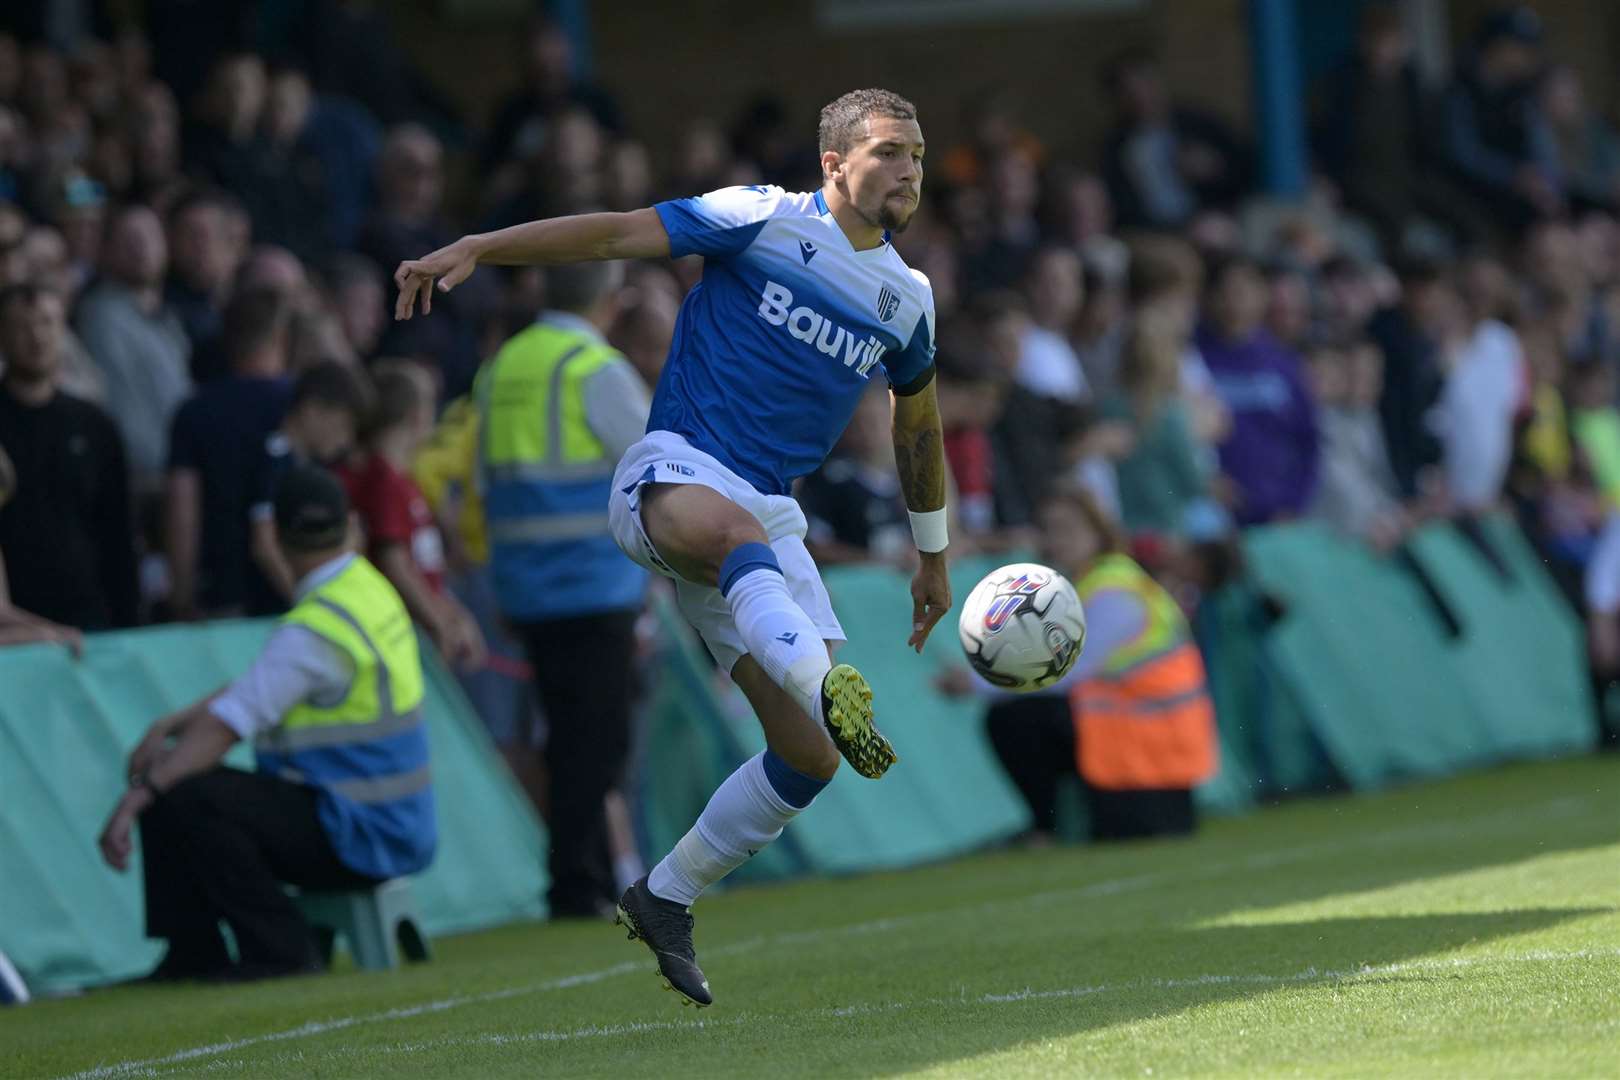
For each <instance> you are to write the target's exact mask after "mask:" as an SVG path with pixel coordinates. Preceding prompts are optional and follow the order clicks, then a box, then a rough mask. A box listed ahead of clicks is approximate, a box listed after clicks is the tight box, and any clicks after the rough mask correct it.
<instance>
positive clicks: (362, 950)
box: [295, 878, 433, 971]
mask: <svg viewBox="0 0 1620 1080" xmlns="http://www.w3.org/2000/svg"><path fill="white" fill-rule="evenodd" d="M295 902H296V903H297V904H298V908H299V910H300V911H302V912H303V913H304V918H306V919H308V920H309V922H310V925H311V926H313V927H314V928H315V936H316V941H317V944H318V945H319V947H320V950H321V956H322V958H323V959H325V960H326V962H327V963H331V961H332V946H333V944H334V942H335V940H336V938H337V935H338V934H342V935H343V936H344V938H346V939H347V940H348V943H349V952H350V954H352V955H353V956H354V962H355V964H356V965H357V966H359V967H361V968H364V969H365V970H367V971H386V970H388V969H389V968H395V967H398V966H399V954H400V950H401V949H402V948H403V949H404V952H405V957H406V959H408V960H411V961H412V962H414V963H421V962H422V961H425V960H430V959H432V955H433V954H432V950H431V949H430V948H429V947H428V939H427V935H426V934H424V933H422V918H421V915H420V914H419V913H418V912H417V910H416V898H415V897H414V896H413V895H412V894H411V884H410V882H409V881H407V880H406V879H405V878H392V879H390V880H388V881H385V882H383V883H382V884H381V885H378V886H377V887H376V888H375V889H360V890H356V891H353V892H317V893H302V894H300V895H299V896H298V897H296V900H295Z"/></svg>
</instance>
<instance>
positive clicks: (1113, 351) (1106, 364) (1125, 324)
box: [1069, 237, 1130, 400]
mask: <svg viewBox="0 0 1620 1080" xmlns="http://www.w3.org/2000/svg"><path fill="white" fill-rule="evenodd" d="M1093 239H1094V241H1095V242H1094V243H1093V244H1092V245H1091V253H1090V254H1089V255H1086V256H1083V257H1082V258H1081V260H1080V261H1081V265H1082V266H1083V267H1084V274H1083V278H1082V282H1081V292H1082V293H1083V294H1084V296H1085V299H1084V301H1082V303H1081V305H1080V313H1079V315H1077V316H1076V317H1075V320H1074V324H1073V326H1072V327H1071V330H1070V333H1069V344H1070V345H1071V346H1072V347H1073V348H1074V354H1075V356H1076V357H1077V358H1078V359H1079V361H1080V371H1081V373H1082V374H1083V375H1084V376H1085V381H1086V387H1087V388H1088V389H1089V390H1090V392H1091V396H1092V397H1093V398H1094V399H1097V400H1101V399H1102V398H1105V397H1107V396H1108V395H1109V394H1111V393H1113V391H1114V390H1115V389H1117V388H1118V385H1119V365H1120V358H1121V355H1122V353H1123V351H1124V347H1125V339H1126V337H1127V336H1128V335H1129V333H1130V319H1129V318H1128V316H1129V314H1130V312H1129V308H1128V305H1127V303H1126V289H1125V279H1126V274H1127V272H1128V268H1129V265H1130V250H1129V249H1128V248H1126V247H1125V245H1124V244H1121V243H1118V242H1117V241H1116V242H1112V243H1108V244H1105V243H1103V242H1102V241H1104V240H1109V239H1110V238H1108V237H1095V238H1093Z"/></svg>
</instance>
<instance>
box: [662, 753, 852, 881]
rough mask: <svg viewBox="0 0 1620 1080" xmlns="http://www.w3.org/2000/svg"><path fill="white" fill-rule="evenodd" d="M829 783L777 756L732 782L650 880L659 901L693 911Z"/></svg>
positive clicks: (761, 759)
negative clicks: (703, 895) (699, 900)
mask: <svg viewBox="0 0 1620 1080" xmlns="http://www.w3.org/2000/svg"><path fill="white" fill-rule="evenodd" d="M826 786H827V781H825V780H817V779H816V778H814V777H812V776H806V775H805V774H804V773H801V772H799V771H798V770H796V769H794V768H793V767H792V766H791V765H789V764H788V763H787V762H785V761H783V760H782V759H781V758H779V757H777V756H776V753H775V752H774V751H771V750H766V751H765V752H764V753H762V754H755V755H754V756H753V757H751V758H749V759H748V760H747V761H745V762H743V763H742V765H741V766H739V767H738V769H737V771H736V772H734V773H732V774H731V775H730V776H728V777H726V779H725V782H724V783H723V784H721V785H720V787H719V789H718V790H717V791H715V793H714V794H713V795H712V796H710V798H709V805H707V806H705V807H704V808H703V813H702V814H700V815H698V819H697V824H695V825H693V826H692V828H691V830H690V831H688V832H687V834H686V835H685V836H683V837H681V839H680V842H679V843H677V844H676V845H675V847H674V849H673V850H672V851H670V853H669V854H668V855H665V856H664V858H663V861H662V862H660V863H659V864H658V865H657V866H655V867H653V869H652V873H651V874H649V875H648V876H647V888H648V889H650V890H652V894H653V895H654V896H660V897H663V898H664V899H665V900H674V901H676V902H677V903H681V904H685V905H686V906H687V907H691V906H692V904H693V902H694V901H696V900H697V898H698V894H699V893H701V892H702V891H703V890H704V889H706V888H708V887H709V886H710V885H713V884H714V883H715V882H717V881H719V880H720V879H721V878H723V877H725V876H726V875H727V874H729V873H731V872H732V871H733V870H735V869H736V868H737V867H739V866H741V865H742V864H743V863H744V862H746V861H747V860H748V858H749V856H751V855H754V854H757V853H758V852H759V850H760V849H761V848H763V847H764V846H765V845H766V844H768V843H770V842H771V841H772V840H775V839H776V838H777V837H778V836H781V835H782V827H783V826H784V825H786V824H787V823H788V822H790V821H792V820H793V819H794V818H795V817H797V816H798V813H799V811H801V810H803V809H804V808H805V807H807V806H809V805H810V801H811V800H812V799H814V798H815V797H816V795H817V793H818V792H820V791H821V789H822V788H824V787H826Z"/></svg>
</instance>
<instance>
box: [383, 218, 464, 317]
mask: <svg viewBox="0 0 1620 1080" xmlns="http://www.w3.org/2000/svg"><path fill="white" fill-rule="evenodd" d="M477 268H478V253H477V251H475V250H474V249H473V244H472V238H471V237H468V236H463V237H462V238H461V239H460V240H457V241H456V242H455V243H452V244H446V245H445V246H444V247H442V248H440V249H439V250H438V251H435V252H431V253H430V254H427V255H424V256H422V257H421V258H420V259H406V260H405V261H404V262H402V263H400V264H399V269H397V270H395V271H394V284H395V285H397V286H399V299H397V300H395V301H394V318H395V320H396V321H397V320H399V319H409V318H410V317H411V316H412V315H413V314H415V311H416V298H417V297H418V296H420V297H421V298H422V314H424V315H426V314H428V313H430V312H431V311H432V310H433V282H434V279H437V280H438V283H439V285H438V287H439V291H440V292H449V291H450V290H451V289H453V288H455V287H456V286H457V285H460V284H461V283H462V282H463V281H466V280H467V275H469V274H471V273H472V272H473V271H474V270H476V269H477Z"/></svg>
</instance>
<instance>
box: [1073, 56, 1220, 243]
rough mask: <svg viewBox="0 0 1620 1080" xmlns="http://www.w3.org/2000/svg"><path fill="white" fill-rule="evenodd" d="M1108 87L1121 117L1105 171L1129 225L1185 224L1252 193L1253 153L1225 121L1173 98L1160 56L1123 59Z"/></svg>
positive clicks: (1114, 65) (1110, 73)
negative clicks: (1246, 148)
mask: <svg viewBox="0 0 1620 1080" xmlns="http://www.w3.org/2000/svg"><path fill="white" fill-rule="evenodd" d="M1103 88H1104V91H1105V92H1106V93H1107V95H1108V98H1109V100H1110V102H1111V103H1112V105H1113V109H1114V114H1115V124H1114V130H1113V132H1112V133H1111V134H1110V135H1109V136H1108V141H1107V143H1106V144H1105V146H1104V147H1103V176H1104V179H1106V180H1107V182H1108V193H1109V195H1110V196H1112V198H1113V201H1114V210H1115V212H1116V213H1117V214H1118V216H1119V222H1120V224H1121V225H1122V226H1125V227H1148V228H1155V229H1175V228H1180V227H1181V226H1184V225H1186V224H1188V223H1189V222H1190V221H1191V220H1192V219H1193V218H1194V216H1196V215H1197V214H1198V212H1199V211H1200V210H1203V209H1206V208H1216V209H1222V208H1226V207H1229V206H1231V205H1232V204H1234V203H1235V202H1236V201H1237V199H1238V198H1239V197H1240V196H1242V195H1243V194H1244V193H1245V192H1246V191H1247V189H1248V186H1249V169H1250V166H1249V161H1248V154H1247V151H1246V150H1245V149H1244V148H1243V146H1242V145H1241V143H1239V141H1238V139H1237V137H1236V136H1235V135H1234V134H1233V133H1232V131H1231V129H1230V128H1228V127H1227V125H1226V124H1225V123H1224V122H1222V121H1221V120H1218V119H1217V118H1215V117H1214V116H1211V115H1209V114H1208V113H1205V112H1202V111H1200V110H1197V109H1194V108H1190V107H1187V106H1183V105H1177V104H1174V103H1173V102H1172V101H1171V100H1170V93H1169V90H1168V89H1167V88H1166V87H1165V85H1164V78H1163V75H1162V74H1161V72H1160V70H1159V64H1158V60H1157V58H1156V57H1154V56H1153V54H1152V53H1150V52H1147V51H1144V50H1140V49H1132V50H1128V51H1126V52H1123V53H1121V54H1119V55H1118V56H1116V57H1115V58H1114V59H1113V60H1112V61H1110V62H1109V64H1108V66H1107V69H1106V71H1105V72H1104V76H1103Z"/></svg>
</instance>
